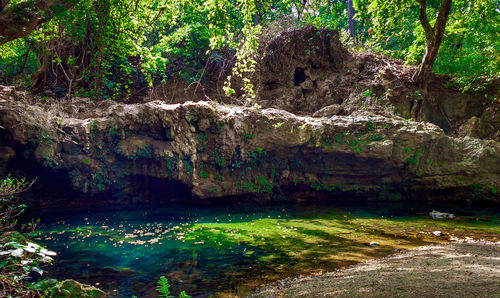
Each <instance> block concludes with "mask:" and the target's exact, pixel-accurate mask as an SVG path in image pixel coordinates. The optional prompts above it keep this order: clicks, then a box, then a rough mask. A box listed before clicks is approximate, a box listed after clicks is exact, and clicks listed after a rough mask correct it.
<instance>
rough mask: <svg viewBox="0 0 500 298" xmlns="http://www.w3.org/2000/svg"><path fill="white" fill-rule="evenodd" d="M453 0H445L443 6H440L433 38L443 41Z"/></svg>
mask: <svg viewBox="0 0 500 298" xmlns="http://www.w3.org/2000/svg"><path fill="white" fill-rule="evenodd" d="M451 2H452V0H443V2H441V6H440V7H439V12H438V16H437V20H436V24H435V25H434V28H433V29H434V32H433V35H434V36H433V40H434V41H435V42H436V41H437V42H438V43H441V40H442V39H443V36H444V30H445V28H446V21H447V20H448V15H449V14H450V9H451Z"/></svg>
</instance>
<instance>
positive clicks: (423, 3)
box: [416, 0, 433, 40]
mask: <svg viewBox="0 0 500 298" xmlns="http://www.w3.org/2000/svg"><path fill="white" fill-rule="evenodd" d="M416 1H417V2H418V3H419V4H420V9H419V19H420V24H422V28H424V32H425V37H426V38H427V39H428V40H429V39H430V38H432V30H433V28H432V26H431V24H430V23H429V19H428V18H427V0H416Z"/></svg>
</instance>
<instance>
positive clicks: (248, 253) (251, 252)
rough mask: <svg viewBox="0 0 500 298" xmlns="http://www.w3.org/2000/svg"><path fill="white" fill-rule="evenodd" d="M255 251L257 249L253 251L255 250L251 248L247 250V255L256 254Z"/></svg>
mask: <svg viewBox="0 0 500 298" xmlns="http://www.w3.org/2000/svg"><path fill="white" fill-rule="evenodd" d="M254 252H255V251H253V250H249V251H247V252H246V254H247V255H253V254H254Z"/></svg>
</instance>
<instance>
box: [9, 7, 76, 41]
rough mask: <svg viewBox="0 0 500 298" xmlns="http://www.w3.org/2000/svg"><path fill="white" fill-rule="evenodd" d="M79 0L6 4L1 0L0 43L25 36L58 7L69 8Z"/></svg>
mask: <svg viewBox="0 0 500 298" xmlns="http://www.w3.org/2000/svg"><path fill="white" fill-rule="evenodd" d="M78 1H79V0H58V1H51V0H29V1H26V2H21V3H18V4H15V5H14V4H13V5H7V4H8V3H9V0H2V7H1V9H0V45H2V44H4V43H7V42H9V41H13V40H15V39H18V38H21V37H25V36H26V35H28V34H30V33H31V32H32V31H33V30H35V29H36V28H37V27H38V26H40V25H41V24H43V23H45V22H47V21H49V20H50V19H51V18H52V17H53V16H54V15H55V14H56V12H57V11H60V8H65V9H67V8H69V7H71V6H73V5H74V4H75V3H76V2H78Z"/></svg>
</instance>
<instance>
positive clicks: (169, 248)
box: [40, 208, 307, 297]
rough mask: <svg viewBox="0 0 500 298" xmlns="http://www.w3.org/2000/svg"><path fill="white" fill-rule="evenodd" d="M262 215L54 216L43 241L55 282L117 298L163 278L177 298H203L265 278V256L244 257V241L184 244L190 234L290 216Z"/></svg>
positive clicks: (281, 212) (149, 290) (149, 289)
mask: <svg viewBox="0 0 500 298" xmlns="http://www.w3.org/2000/svg"><path fill="white" fill-rule="evenodd" d="M260 210H261V211H260V212H249V213H233V214H231V213H230V212H227V211H226V210H222V209H205V210H203V209H201V210H197V211H194V212H193V210H192V209H182V208H178V209H156V210H151V209H150V210H137V211H119V212H97V213H96V212H95V211H94V212H92V213H86V212H83V213H80V214H74V215H71V216H67V217H64V216H61V214H57V218H58V221H56V222H50V219H46V220H45V222H46V224H45V227H44V228H43V229H42V230H41V231H40V232H41V235H42V236H41V238H40V239H41V240H42V241H41V242H42V243H43V244H45V245H46V246H47V247H50V248H51V249H53V250H55V251H57V252H58V253H59V255H58V256H57V258H56V261H55V264H54V266H52V267H51V268H48V270H49V271H50V272H51V276H53V277H56V278H73V279H76V280H79V281H81V282H88V283H89V284H93V285H97V286H98V287H101V288H102V289H104V290H108V291H112V292H114V293H116V294H117V295H118V296H122V297H123V296H126V297H130V296H132V295H137V296H139V297H141V296H144V295H153V294H154V293H155V292H154V287H155V281H156V280H157V279H158V278H159V277H160V276H162V275H164V276H166V277H167V278H169V280H170V283H171V284H172V286H173V292H174V293H175V292H178V291H179V290H181V289H182V290H186V291H187V292H188V293H189V294H191V295H200V294H206V295H208V294H210V293H213V292H215V291H220V290H222V289H227V288H231V287H234V286H235V285H236V284H237V283H238V281H239V280H241V279H244V278H246V276H251V275H253V274H255V273H257V274H265V273H266V272H265V268H257V266H256V265H258V264H259V263H260V261H259V258H260V257H262V255H263V254H265V253H266V252H263V251H262V252H260V253H254V254H247V250H248V251H250V250H252V251H255V248H251V247H250V245H248V244H247V243H244V242H241V243H237V244H236V245H234V244H233V245H228V243H226V242H224V241H222V239H221V241H217V239H210V240H209V241H207V239H206V238H207V237H208V236H206V235H198V236H194V237H195V238H194V239H193V236H191V237H189V240H186V234H188V233H189V228H190V227H191V226H192V225H193V224H196V223H217V222H223V223H231V222H233V223H236V222H250V221H252V220H255V219H259V218H286V217H288V216H289V213H288V212H287V211H286V209H283V208H274V209H272V208H270V209H266V210H262V208H260ZM302 213H303V215H305V214H306V213H307V212H302ZM197 238H198V239H197ZM252 266H254V267H252ZM264 267H265V266H264ZM252 270H257V271H259V272H253V273H252V272H251V271H252ZM261 270H262V271H261ZM250 273H252V274H250Z"/></svg>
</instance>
